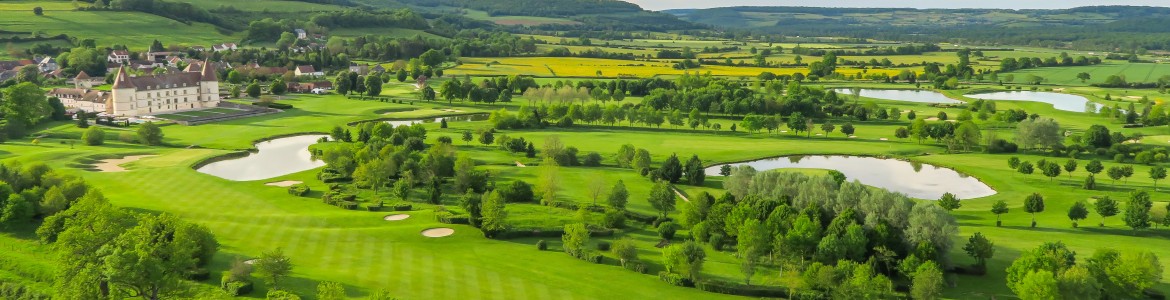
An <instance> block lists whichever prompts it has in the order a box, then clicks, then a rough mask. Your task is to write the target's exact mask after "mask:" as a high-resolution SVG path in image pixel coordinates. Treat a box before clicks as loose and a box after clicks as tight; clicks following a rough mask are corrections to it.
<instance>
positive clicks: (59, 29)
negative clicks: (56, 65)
mask: <svg viewBox="0 0 1170 300" xmlns="http://www.w3.org/2000/svg"><path fill="white" fill-rule="evenodd" d="M34 3H38V4H34ZM39 3H40V2H28V1H15V2H13V1H4V2H0V28H4V30H7V31H22V32H42V33H44V34H45V35H48V36H52V35H58V34H62V33H64V34H68V35H69V36H73V37H85V38H93V39H95V40H96V41H97V43H98V44H99V45H113V44H119V45H127V46H130V47H135V48H145V47H147V46H150V43H151V42H153V41H154V40H159V41H162V42H163V43H165V44H182V45H200V46H204V47H210V46H211V45H212V44H217V43H227V42H235V41H238V40H239V37H237V36H234V35H225V34H222V33H220V31H219V30H217V29H216V28H215V27H214V26H212V25H209V24H205V23H192V24H190V25H188V24H183V23H181V22H179V21H175V20H171V19H167V18H163V17H160V16H156V15H152V14H146V13H140V12H122V11H75V10H72V8H73V7H72V6H71V5H70V6H68V7H67V8H66V7H65V5H69V4H68V2H46V3H47V5H45V8H46V10H45V14H44V16H37V15H34V14H33V13H32V8H31V6H35V5H40V4H39ZM58 8H59V9H61V10H56V9H58Z"/></svg>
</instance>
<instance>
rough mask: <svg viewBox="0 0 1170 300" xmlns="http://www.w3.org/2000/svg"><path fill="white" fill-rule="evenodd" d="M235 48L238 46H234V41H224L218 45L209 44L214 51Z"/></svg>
mask: <svg viewBox="0 0 1170 300" xmlns="http://www.w3.org/2000/svg"><path fill="white" fill-rule="evenodd" d="M237 48H238V47H237V46H236V43H226V44H219V45H214V46H211V50H212V51H215V52H223V51H228V50H236V49H237Z"/></svg>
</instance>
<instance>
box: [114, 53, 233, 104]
mask: <svg viewBox="0 0 1170 300" xmlns="http://www.w3.org/2000/svg"><path fill="white" fill-rule="evenodd" d="M200 65H201V66H196V65H194V64H192V65H191V66H188V67H187V70H185V71H184V72H177V73H167V74H161V75H152V76H141V77H134V76H130V75H127V74H126V70H125V67H123V68H119V69H118V75H117V76H116V77H115V78H114V85H113V87H112V89H111V91H110V94H111V95H110V100H109V101H108V102H109V103H108V105H106V106H105V107H106V109H105V112H106V113H109V114H112V115H116V116H125V117H135V116H143V115H152V114H157V113H165V112H170V111H177V110H190V109H198V108H208V107H215V106H216V105H217V104H219V100H220V97H219V79H218V78H216V75H215V68H214V67H212V66H211V65H212V64H209V63H201V64H200Z"/></svg>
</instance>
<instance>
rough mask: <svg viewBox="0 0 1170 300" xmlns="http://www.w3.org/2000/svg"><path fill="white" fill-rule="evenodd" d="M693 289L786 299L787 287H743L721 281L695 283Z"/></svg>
mask: <svg viewBox="0 0 1170 300" xmlns="http://www.w3.org/2000/svg"><path fill="white" fill-rule="evenodd" d="M695 288H697V289H699V290H702V291H706V292H712V293H720V294H728V295H738V296H748V297H762V298H787V297H788V287H781V286H762V285H743V284H739V283H735V282H728V281H722V280H701V281H699V282H695Z"/></svg>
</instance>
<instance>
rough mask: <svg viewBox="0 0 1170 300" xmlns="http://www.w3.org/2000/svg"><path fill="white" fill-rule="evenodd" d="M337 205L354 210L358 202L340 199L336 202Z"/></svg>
mask: <svg viewBox="0 0 1170 300" xmlns="http://www.w3.org/2000/svg"><path fill="white" fill-rule="evenodd" d="M337 207H341V208H344V209H350V210H354V209H357V208H358V203H357V202H355V201H341V202H338V204H337Z"/></svg>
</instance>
